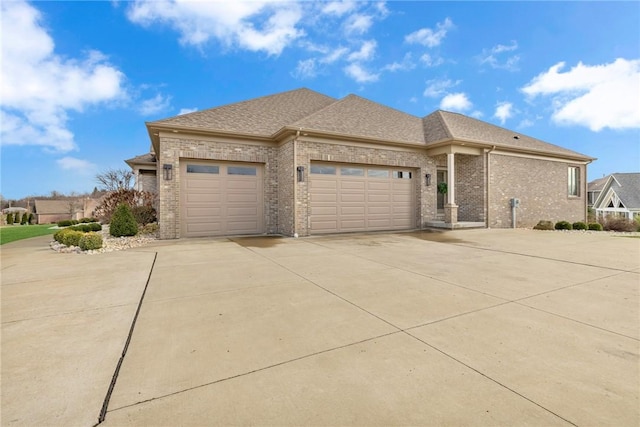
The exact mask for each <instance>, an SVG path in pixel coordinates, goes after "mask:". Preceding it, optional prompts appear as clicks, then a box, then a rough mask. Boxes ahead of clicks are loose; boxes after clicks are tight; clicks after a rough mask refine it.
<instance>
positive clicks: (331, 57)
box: [320, 47, 349, 64]
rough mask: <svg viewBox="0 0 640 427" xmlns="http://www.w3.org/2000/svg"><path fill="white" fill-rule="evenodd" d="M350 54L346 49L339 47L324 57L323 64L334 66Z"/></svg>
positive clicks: (321, 60) (321, 59)
mask: <svg viewBox="0 0 640 427" xmlns="http://www.w3.org/2000/svg"><path fill="white" fill-rule="evenodd" d="M348 52H349V49H347V48H346V47H338V48H335V49H333V50H332V51H330V52H328V53H327V54H326V55H325V56H324V57H322V58H320V62H322V63H323V64H333V63H334V62H336V61H337V60H338V59H340V58H342V57H343V56H344V55H346V54H347V53H348Z"/></svg>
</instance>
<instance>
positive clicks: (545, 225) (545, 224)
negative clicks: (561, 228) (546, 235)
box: [533, 220, 553, 230]
mask: <svg viewBox="0 0 640 427" xmlns="http://www.w3.org/2000/svg"><path fill="white" fill-rule="evenodd" d="M533 229H534V230H553V222H551V221H545V220H542V221H538V223H537V224H536V225H535V226H534V227H533Z"/></svg>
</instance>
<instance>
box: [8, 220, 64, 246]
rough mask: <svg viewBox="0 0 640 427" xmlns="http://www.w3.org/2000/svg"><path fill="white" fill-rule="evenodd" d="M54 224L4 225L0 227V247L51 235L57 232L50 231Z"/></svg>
mask: <svg viewBox="0 0 640 427" xmlns="http://www.w3.org/2000/svg"><path fill="white" fill-rule="evenodd" d="M54 226H55V224H42V225H5V226H3V227H0V245H4V244H5V243H10V242H15V241H16V240H22V239H28V238H30V237H37V236H45V235H47V234H53V233H55V232H56V231H57V230H55V229H53V230H51V229H50V228H51V227H54Z"/></svg>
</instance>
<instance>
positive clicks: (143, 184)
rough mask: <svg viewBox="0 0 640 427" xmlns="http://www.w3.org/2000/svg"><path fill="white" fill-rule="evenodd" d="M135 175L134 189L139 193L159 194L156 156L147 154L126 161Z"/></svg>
mask: <svg viewBox="0 0 640 427" xmlns="http://www.w3.org/2000/svg"><path fill="white" fill-rule="evenodd" d="M125 163H126V164H128V165H129V167H131V169H132V170H133V173H134V175H135V180H136V182H135V185H134V188H135V189H136V190H138V191H149V192H152V193H157V192H158V178H157V176H156V155H155V154H154V153H147V154H143V155H141V156H136V157H134V158H132V159H129V160H125Z"/></svg>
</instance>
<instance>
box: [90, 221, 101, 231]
mask: <svg viewBox="0 0 640 427" xmlns="http://www.w3.org/2000/svg"><path fill="white" fill-rule="evenodd" d="M100 230H102V225H100V223H99V222H92V223H90V224H89V231H100Z"/></svg>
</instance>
